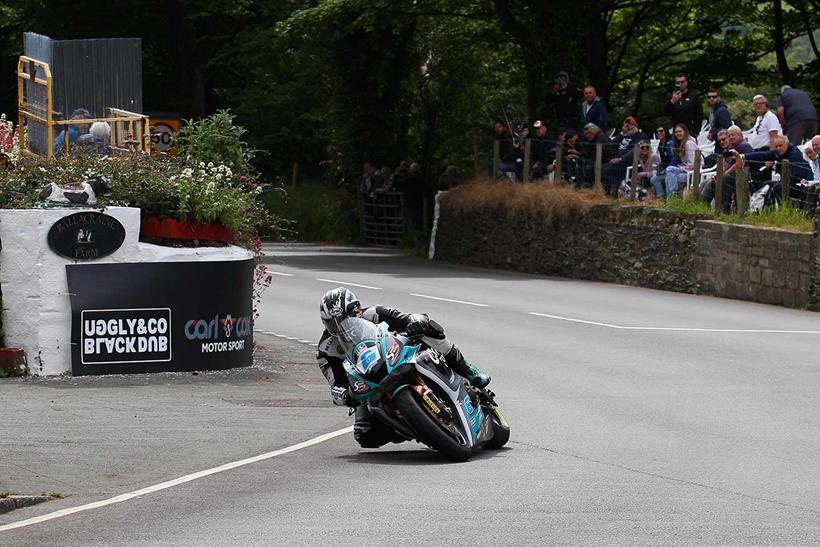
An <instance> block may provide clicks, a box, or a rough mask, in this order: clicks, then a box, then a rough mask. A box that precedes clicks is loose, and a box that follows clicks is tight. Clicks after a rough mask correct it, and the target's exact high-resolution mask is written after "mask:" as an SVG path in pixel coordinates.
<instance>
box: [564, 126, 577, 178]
mask: <svg viewBox="0 0 820 547" xmlns="http://www.w3.org/2000/svg"><path fill="white" fill-rule="evenodd" d="M561 157H562V159H561V169H562V170H563V173H564V174H563V176H564V178H565V179H566V181H567V182H569V183H570V184H573V185H575V186H576V187H578V185H579V175H580V169H581V167H580V161H581V143H580V136H579V135H578V133H577V132H576V131H575V130H573V129H567V131H566V133H565V134H564V142H563V153H562V156H561Z"/></svg>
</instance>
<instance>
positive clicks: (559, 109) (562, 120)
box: [547, 70, 583, 130]
mask: <svg viewBox="0 0 820 547" xmlns="http://www.w3.org/2000/svg"><path fill="white" fill-rule="evenodd" d="M582 95H583V94H582V93H581V90H580V89H578V88H577V87H575V86H573V85H570V83H569V74H567V73H566V72H564V71H563V70H562V71H561V72H559V73H558V77H557V78H556V80H555V84H554V85H553V86H552V94H550V95H549V96H548V97H547V103H553V104H555V117H556V118H555V119H556V120H558V127H559V128H562V129H570V128H572V129H575V130H577V129H578V112H579V110H578V109H579V106H578V102H579V101H580V100H581V97H582Z"/></svg>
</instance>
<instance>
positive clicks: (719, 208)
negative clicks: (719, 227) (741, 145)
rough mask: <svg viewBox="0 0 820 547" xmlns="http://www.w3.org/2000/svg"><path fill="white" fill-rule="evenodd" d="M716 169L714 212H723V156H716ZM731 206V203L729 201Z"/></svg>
mask: <svg viewBox="0 0 820 547" xmlns="http://www.w3.org/2000/svg"><path fill="white" fill-rule="evenodd" d="M716 167H717V171H716V172H715V213H716V214H718V215H719V214H722V213H723V177H724V174H723V173H724V171H725V164H724V163H723V156H718V159H717V166H716ZM729 205H730V206H731V205H732V204H731V203H729Z"/></svg>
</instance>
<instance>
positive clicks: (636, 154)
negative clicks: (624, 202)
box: [629, 144, 641, 201]
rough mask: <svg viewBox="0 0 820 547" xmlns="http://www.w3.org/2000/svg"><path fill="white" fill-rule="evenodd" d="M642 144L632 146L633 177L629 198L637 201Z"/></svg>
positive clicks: (630, 182) (630, 183)
mask: <svg viewBox="0 0 820 547" xmlns="http://www.w3.org/2000/svg"><path fill="white" fill-rule="evenodd" d="M640 153H641V151H640V146H638V145H637V144H636V145H635V146H633V147H632V179H631V180H630V181H629V200H630V201H635V195H636V194H637V192H638V166H639V165H640Z"/></svg>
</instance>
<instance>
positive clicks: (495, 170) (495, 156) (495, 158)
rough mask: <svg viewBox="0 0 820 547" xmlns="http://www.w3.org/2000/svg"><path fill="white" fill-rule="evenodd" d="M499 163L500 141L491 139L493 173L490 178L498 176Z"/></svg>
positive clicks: (493, 178)
mask: <svg viewBox="0 0 820 547" xmlns="http://www.w3.org/2000/svg"><path fill="white" fill-rule="evenodd" d="M500 165H501V142H499V141H498V140H495V141H493V175H492V177H490V178H491V179H492V180H495V179H497V178H498V168H499V166H500Z"/></svg>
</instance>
